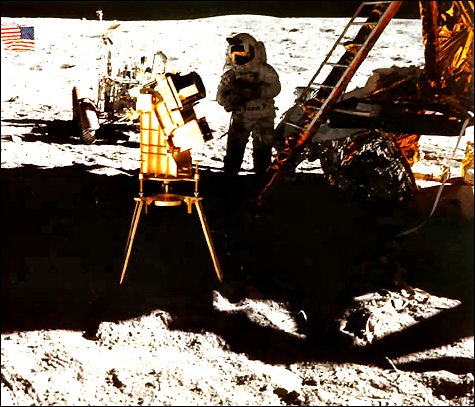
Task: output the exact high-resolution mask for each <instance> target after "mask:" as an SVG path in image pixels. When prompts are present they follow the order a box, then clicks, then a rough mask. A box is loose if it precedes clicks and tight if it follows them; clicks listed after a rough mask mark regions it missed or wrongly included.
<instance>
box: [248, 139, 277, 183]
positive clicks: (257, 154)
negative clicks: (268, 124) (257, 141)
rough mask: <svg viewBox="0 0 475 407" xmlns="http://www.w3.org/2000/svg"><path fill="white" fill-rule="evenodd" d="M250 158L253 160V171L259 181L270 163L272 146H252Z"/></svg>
mask: <svg viewBox="0 0 475 407" xmlns="http://www.w3.org/2000/svg"><path fill="white" fill-rule="evenodd" d="M252 158H253V160H254V172H255V174H256V179H257V180H258V181H259V180H261V179H262V178H263V176H264V174H265V173H266V171H267V168H268V167H269V165H270V163H271V158H272V147H268V146H262V147H254V149H253V151H252Z"/></svg>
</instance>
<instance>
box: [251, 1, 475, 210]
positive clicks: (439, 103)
mask: <svg viewBox="0 0 475 407" xmlns="http://www.w3.org/2000/svg"><path fill="white" fill-rule="evenodd" d="M402 3H403V2H402V1H377V2H373V1H371V2H362V3H361V5H360V6H359V8H358V9H357V11H356V12H355V14H354V16H353V17H352V18H351V19H350V21H349V23H348V24H347V26H346V27H345V29H344V30H343V32H342V34H341V35H340V37H339V38H338V39H337V41H336V42H335V44H334V45H333V48H332V49H331V50H330V52H329V53H328V55H327V56H326V58H325V59H324V60H323V62H322V63H321V65H320V67H319V68H318V70H317V72H316V73H315V75H314V76H313V77H312V78H311V80H310V82H309V83H308V85H307V86H306V87H302V88H300V89H299V88H298V97H297V99H296V101H295V103H294V105H293V106H292V107H291V108H290V109H289V110H288V111H287V112H286V113H285V114H284V116H283V119H282V121H281V122H280V123H279V124H278V126H277V128H276V133H275V137H276V145H275V147H276V150H277V155H276V157H275V159H274V161H273V163H272V164H271V165H270V167H269V168H268V170H267V173H266V178H265V180H264V181H263V185H262V188H261V192H260V194H259V197H258V199H257V202H258V204H259V205H262V204H263V203H264V202H265V201H266V198H267V197H268V196H269V194H271V191H272V189H273V188H275V187H276V186H277V185H278V184H279V181H280V180H282V179H284V178H285V177H286V176H288V175H289V173H290V174H292V173H293V172H294V171H295V169H296V167H297V166H298V165H299V164H300V163H302V162H303V161H304V160H308V161H310V162H311V161H315V160H317V159H319V160H320V163H321V168H322V170H323V173H324V175H325V177H326V178H327V180H328V182H329V183H330V184H333V185H336V186H337V187H339V188H341V189H343V190H347V191H350V192H352V193H355V194H357V195H360V197H362V198H363V199H369V200H375V199H377V200H381V199H382V200H393V201H402V200H405V199H407V198H410V197H411V196H413V194H414V192H415V191H416V190H417V184H416V181H415V174H414V173H413V172H412V170H411V166H412V164H414V163H415V162H416V161H418V160H419V146H418V141H419V138H420V136H421V135H440V136H455V137H457V136H458V141H459V140H460V137H461V136H462V135H463V134H464V133H465V130H466V128H467V127H468V126H472V125H473V110H474V109H473V106H474V105H473V101H474V95H473V13H474V2H473V1H420V2H419V9H420V14H421V20H422V34H423V43H424V46H425V62H426V63H425V66H424V67H416V66H410V67H397V66H393V67H391V68H382V69H378V70H375V71H374V74H373V75H372V76H371V77H370V78H368V80H367V83H366V85H365V86H364V87H362V88H357V89H355V90H353V91H351V92H346V87H347V85H348V83H349V82H350V80H351V79H352V77H353V76H354V74H355V72H356V70H357V69H358V67H359V66H360V65H361V63H362V62H363V61H364V59H365V58H366V56H367V55H368V53H369V51H370V50H371V48H372V47H373V46H374V44H375V43H376V41H377V39H378V38H379V36H380V34H381V33H382V32H383V30H384V29H385V27H386V26H387V25H388V23H389V22H390V21H391V19H392V18H393V17H394V15H396V13H397V11H398V9H399V8H400V6H401V4H402ZM458 141H457V146H458ZM466 151H467V156H466V158H465V160H464V162H463V176H464V179H466V180H467V182H469V183H472V185H473V164H470V163H473V144H471V145H467V150H466ZM470 165H472V167H470ZM447 169H448V168H447ZM449 173H450V171H445V175H444V176H443V177H442V178H444V180H446V179H447V176H448V174H449Z"/></svg>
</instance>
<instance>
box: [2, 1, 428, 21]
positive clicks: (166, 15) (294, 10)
mask: <svg viewBox="0 0 475 407" xmlns="http://www.w3.org/2000/svg"><path fill="white" fill-rule="evenodd" d="M360 3H361V1H2V2H1V13H2V17H57V18H86V19H88V20H94V19H96V10H102V11H103V13H104V19H106V20H125V21H127V20H173V19H192V18H203V17H211V16H219V15H226V14H261V15H269V16H274V17H351V16H352V15H353V13H354V12H355V11H356V9H357V8H358V6H359V4H360ZM396 18H419V11H418V2H417V1H405V2H404V3H403V5H402V6H401V8H400V10H399V11H398V13H397V14H396Z"/></svg>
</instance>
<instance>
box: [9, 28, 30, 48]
mask: <svg viewBox="0 0 475 407" xmlns="http://www.w3.org/2000/svg"><path fill="white" fill-rule="evenodd" d="M2 43H3V47H4V49H5V50H7V51H34V50H35V34H34V27H2Z"/></svg>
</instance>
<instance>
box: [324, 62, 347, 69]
mask: <svg viewBox="0 0 475 407" xmlns="http://www.w3.org/2000/svg"><path fill="white" fill-rule="evenodd" d="M325 64H326V65H331V66H336V67H337V68H348V67H349V66H350V65H343V64H339V63H338V62H326V63H325Z"/></svg>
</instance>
